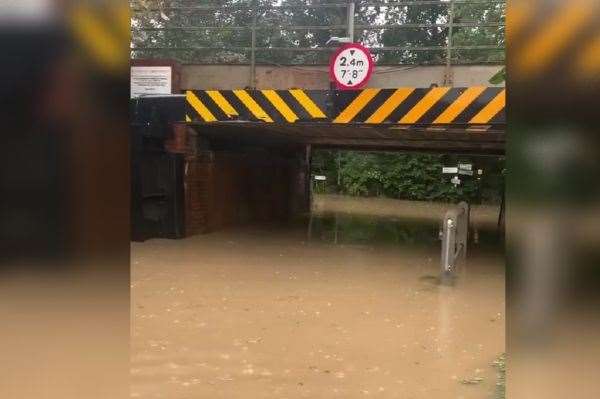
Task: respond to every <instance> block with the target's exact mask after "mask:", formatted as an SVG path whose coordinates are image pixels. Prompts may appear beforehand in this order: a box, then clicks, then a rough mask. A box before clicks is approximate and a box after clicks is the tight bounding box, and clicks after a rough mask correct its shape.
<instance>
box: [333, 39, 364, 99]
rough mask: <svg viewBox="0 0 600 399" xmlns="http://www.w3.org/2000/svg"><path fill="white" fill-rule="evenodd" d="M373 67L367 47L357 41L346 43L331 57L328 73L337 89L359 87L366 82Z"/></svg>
mask: <svg viewBox="0 0 600 399" xmlns="http://www.w3.org/2000/svg"><path fill="white" fill-rule="evenodd" d="M374 67H375V65H374V63H373V57H372V56H371V52H370V51H369V49H367V48H366V47H364V46H363V45H361V44H358V43H348V44H345V45H343V46H341V47H340V48H339V49H338V50H337V51H336V52H335V54H334V55H333V56H332V57H331V60H330V62H329V75H330V77H331V80H332V81H334V82H335V84H336V86H337V88H338V89H359V88H361V87H363V86H364V85H366V84H367V82H368V81H369V78H370V77H371V74H372V73H373V69H374Z"/></svg>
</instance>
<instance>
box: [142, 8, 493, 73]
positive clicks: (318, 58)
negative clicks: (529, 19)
mask: <svg viewBox="0 0 600 399" xmlns="http://www.w3.org/2000/svg"><path fill="white" fill-rule="evenodd" d="M130 3H131V4H132V7H133V8H134V9H136V10H137V11H136V12H135V13H134V16H133V18H132V26H133V28H134V31H133V39H132V41H133V44H134V47H157V48H160V49H158V50H152V51H142V50H138V51H135V50H134V51H133V52H132V53H133V54H132V55H133V57H155V58H174V59H178V60H180V61H185V62H190V61H192V62H201V63H246V62H248V61H249V59H250V58H249V57H250V54H249V51H248V50H245V49H241V48H242V47H249V46H250V43H251V31H250V30H249V29H243V30H240V29H226V30H217V29H200V28H195V27H211V26H212V27H218V26H225V27H227V26H229V27H251V26H253V23H254V20H255V19H256V26H257V27H258V29H257V31H256V45H257V47H263V48H265V47H266V48H268V47H324V46H325V43H326V42H327V40H328V39H329V38H330V37H331V36H343V35H344V34H345V29H343V28H336V29H329V30H320V29H313V30H310V29H297V30H291V29H290V26H333V25H336V26H343V25H345V23H346V9H345V8H343V7H341V8H340V7H337V8H336V7H334V8H314V7H313V8H310V7H304V6H305V5H306V0H281V1H280V0H221V1H220V2H219V3H218V4H219V5H220V6H221V7H219V8H217V9H208V8H206V7H205V8H201V6H202V5H204V6H206V4H207V3H204V2H202V3H200V2H194V1H190V0H170V1H160V0H131V1H130ZM339 3H340V2H339V0H321V1H320V2H319V4H339ZM212 4H215V3H212ZM248 4H250V5H251V7H250V8H248V7H242V6H246V5H248ZM384 4H385V2H382V5H381V6H372V5H361V2H360V1H359V2H358V3H357V8H356V10H357V12H356V14H355V23H356V25H363V24H365V25H373V24H377V25H379V24H381V25H386V26H388V27H389V28H387V29H374V30H373V29H368V30H362V31H361V30H360V29H357V31H356V35H355V36H356V40H357V41H361V42H363V43H365V44H367V45H369V46H372V47H380V46H387V47H394V46H398V47H444V46H445V45H446V43H447V36H448V28H446V27H443V26H434V27H420V26H415V27H410V28H407V27H404V28H399V26H400V25H403V24H411V26H412V25H414V24H443V23H446V22H448V20H449V15H448V14H449V5H448V4H431V3H424V4H411V5H403V6H397V5H396V6H386V5H384ZM276 5H286V6H293V7H289V8H288V7H283V8H282V7H275V6H276ZM193 7H196V8H193ZM199 7H200V8H199ZM174 8H179V9H174ZM454 10H455V11H454V14H455V18H454V20H455V22H457V23H461V22H481V23H495V22H499V21H503V20H504V13H505V7H504V5H503V4H501V3H493V2H490V3H482V2H479V3H466V4H465V3H458V4H456V5H455V6H454ZM163 28H164V30H161V29H163ZM453 44H454V45H459V46H465V45H469V46H473V45H498V46H502V45H503V44H504V28H502V27H493V26H492V27H490V26H488V27H455V28H454V31H453ZM192 47H202V48H204V47H212V48H213V49H200V50H185V51H184V50H175V49H182V48H192ZM377 54H378V55H377V61H378V62H379V63H388V64H398V63H404V64H411V63H413V64H422V63H441V62H443V61H444V60H445V57H446V53H445V49H444V50H433V51H432V50H430V51H421V50H398V51H386V52H381V53H377ZM329 55H330V53H329V52H326V51H309V52H299V51H264V50H261V51H257V53H256V58H257V62H259V63H292V64H312V63H327V62H328V59H329ZM453 58H455V59H460V61H461V62H488V61H502V60H503V59H504V53H503V51H497V50H487V49H486V50H456V51H455V52H454V54H453Z"/></svg>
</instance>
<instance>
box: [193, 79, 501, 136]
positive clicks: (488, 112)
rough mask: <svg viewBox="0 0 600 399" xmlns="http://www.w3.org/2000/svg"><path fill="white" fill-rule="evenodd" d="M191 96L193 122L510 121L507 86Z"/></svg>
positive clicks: (197, 93) (196, 93)
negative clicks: (507, 115)
mask: <svg viewBox="0 0 600 399" xmlns="http://www.w3.org/2000/svg"><path fill="white" fill-rule="evenodd" d="M186 100H187V104H188V107H187V109H186V113H187V116H188V117H187V118H186V121H191V122H219V121H230V120H238V121H250V122H266V123H277V124H289V123H301V122H325V123H335V124H350V123H366V124H390V125H392V124H393V125H400V126H408V127H410V126H417V125H418V126H428V125H435V126H441V125H461V126H462V125H485V124H505V123H506V121H505V119H506V117H505V107H506V90H505V89H504V88H501V87H482V86H477V87H467V88H450V87H432V88H428V89H423V88H410V87H405V88H397V89H376V88H369V89H364V90H349V91H329V90H302V89H290V90H206V91H204V90H202V91H188V92H186Z"/></svg>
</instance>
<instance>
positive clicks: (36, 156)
mask: <svg viewBox="0 0 600 399" xmlns="http://www.w3.org/2000/svg"><path fill="white" fill-rule="evenodd" d="M3 22H4V21H3ZM122 46H123V51H124V53H125V54H128V47H129V43H127V42H123V43H122ZM0 48H2V51H3V54H2V62H1V63H0V72H1V74H2V84H1V85H0V98H1V100H2V101H1V104H2V121H3V124H2V126H3V132H2V140H1V143H2V146H1V149H2V155H1V156H0V160H1V161H0V165H1V166H0V193H1V196H2V199H1V200H0V204H1V205H0V245H1V248H0V257H1V261H0V314H1V315H2V318H3V325H4V327H3V328H2V330H1V331H0V353H2V354H3V360H4V362H5V364H6V365H7V367H8V368H7V369H6V370H5V372H4V373H3V376H2V377H0V397H4V398H9V397H10V398H40V397H44V398H82V397H86V398H121V397H122V398H125V397H128V395H129V391H128V385H127V384H128V373H129V352H128V348H129V250H130V247H129V229H130V227H129V225H130V222H129V173H128V171H129V150H128V148H129V147H128V145H129V124H128V98H129V91H128V90H129V76H128V72H129V71H128V69H123V70H122V71H119V72H115V71H114V70H113V71H106V70H104V69H102V68H101V67H99V66H97V65H95V64H94V62H93V60H91V59H89V58H87V57H86V56H85V54H83V53H82V52H81V51H79V50H80V49H79V46H78V43H77V41H76V40H75V39H74V38H73V36H72V35H71V33H70V32H69V30H68V27H67V24H66V23H65V21H61V20H53V21H51V22H49V23H41V24H30V25H27V24H19V23H15V24H11V25H10V26H7V25H3V26H2V27H0ZM8 365H11V366H8Z"/></svg>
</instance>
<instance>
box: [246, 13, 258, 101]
mask: <svg viewBox="0 0 600 399" xmlns="http://www.w3.org/2000/svg"><path fill="white" fill-rule="evenodd" d="M253 5H254V9H253V10H252V27H251V28H250V29H251V32H250V33H251V39H250V41H251V44H250V78H249V82H248V86H250V88H251V89H254V88H256V20H257V14H256V8H257V7H256V1H254V2H253Z"/></svg>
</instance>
